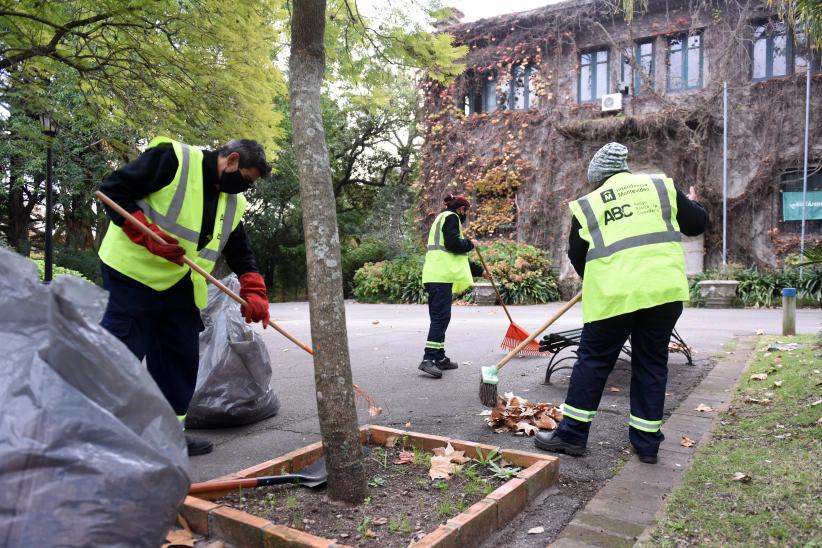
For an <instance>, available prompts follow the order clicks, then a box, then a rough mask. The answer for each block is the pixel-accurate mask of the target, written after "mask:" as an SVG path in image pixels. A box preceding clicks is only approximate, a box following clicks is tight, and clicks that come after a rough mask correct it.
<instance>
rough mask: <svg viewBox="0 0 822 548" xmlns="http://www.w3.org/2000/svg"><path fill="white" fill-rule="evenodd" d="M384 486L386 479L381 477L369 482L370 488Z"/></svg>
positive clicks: (375, 477)
mask: <svg viewBox="0 0 822 548" xmlns="http://www.w3.org/2000/svg"><path fill="white" fill-rule="evenodd" d="M383 485H385V478H383V477H381V476H374V477H373V478H371V479H370V480H368V486H369V487H382V486H383Z"/></svg>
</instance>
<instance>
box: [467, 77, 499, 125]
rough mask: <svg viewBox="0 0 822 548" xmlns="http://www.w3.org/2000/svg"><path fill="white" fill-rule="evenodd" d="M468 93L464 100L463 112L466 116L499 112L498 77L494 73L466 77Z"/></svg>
mask: <svg viewBox="0 0 822 548" xmlns="http://www.w3.org/2000/svg"><path fill="white" fill-rule="evenodd" d="M465 78H466V80H465V83H466V93H465V95H464V96H463V98H462V105H460V106H461V107H462V110H463V112H464V113H465V115H466V116H469V115H471V114H480V113H482V112H494V111H495V110H497V77H496V74H495V73H494V72H490V73H488V74H486V75H479V76H475V75H474V74H473V73H468V74H467V75H466V76H465Z"/></svg>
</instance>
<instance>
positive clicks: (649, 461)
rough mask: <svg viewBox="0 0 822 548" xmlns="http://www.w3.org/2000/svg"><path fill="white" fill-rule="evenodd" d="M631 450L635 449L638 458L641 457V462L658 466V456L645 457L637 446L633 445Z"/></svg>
mask: <svg viewBox="0 0 822 548" xmlns="http://www.w3.org/2000/svg"><path fill="white" fill-rule="evenodd" d="M631 449H633V450H634V453H636V456H638V457H639V462H644V463H645V464H656V463H657V456H656V455H650V454H648V455H643V454H641V453H640V452H639V451H637V449H636V445H634V444H633V443H632V444H631Z"/></svg>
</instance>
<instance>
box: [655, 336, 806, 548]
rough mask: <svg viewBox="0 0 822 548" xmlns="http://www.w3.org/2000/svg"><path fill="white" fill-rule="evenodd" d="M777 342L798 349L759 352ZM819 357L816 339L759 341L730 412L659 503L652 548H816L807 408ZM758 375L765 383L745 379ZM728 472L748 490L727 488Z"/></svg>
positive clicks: (734, 485)
mask: <svg viewBox="0 0 822 548" xmlns="http://www.w3.org/2000/svg"><path fill="white" fill-rule="evenodd" d="M777 340H779V341H780V342H796V343H799V344H800V345H801V348H799V349H797V350H793V351H790V352H788V351H774V352H765V351H764V350H765V348H766V347H767V346H768V344H769V343H774V342H776V341H777ZM821 351H822V337H820V336H813V335H808V336H799V337H763V338H761V339H759V340H758V344H757V351H756V353H755V357H754V359H753V362H752V364H751V367H750V368H749V370H748V372H747V373H745V374H744V376H743V378H742V380H741V381H740V386H739V389H738V391H737V393H736V394H735V395H734V400H733V403H732V404H731V407H730V409H729V410H728V411H727V412H725V413H723V414H722V415H721V416H720V423H719V425H717V428H716V430H715V431H714V435H713V438H712V440H711V442H710V443H709V444H708V445H706V446H704V447H702V448H700V449H699V452H698V453H697V455H696V457H695V459H694V465H693V467H692V468H691V469H690V470H689V471H688V472H687V473H686V474H685V476H684V478H683V481H682V484H681V485H680V486H679V487H678V488H677V489H676V490H674V492H673V493H672V494H671V496H670V498H669V499H668V505H667V507H666V514H665V516H664V517H663V519H662V520H660V522H659V524H658V525H657V526H656V528H655V529H654V531H653V533H652V539H653V540H652V541H651V544H652V545H655V546H681V545H702V546H731V545H734V546H739V545H746V546H765V545H768V544H777V545H791V546H822V512H820V511H819V508H820V505H822V467H820V466H819V455H822V428H820V425H818V424H817V420H818V419H819V418H820V417H822V404H817V405H815V406H813V405H811V404H812V403H813V402H816V401H818V400H820V399H822V373H820V371H822V362H821V361H820V359H819V358H818V355H819V354H820V352H821ZM761 373H766V374H767V375H768V377H767V379H765V380H752V379H751V378H750V377H751V375H754V374H761ZM752 400H758V401H759V402H760V403H754V402H753V401H752ZM763 401H766V403H761V402H763ZM737 472H742V473H744V474H747V475H749V476H750V477H751V479H750V481H748V482H741V481H734V480H733V477H734V474H736V473H737Z"/></svg>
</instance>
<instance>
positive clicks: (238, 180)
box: [220, 169, 251, 194]
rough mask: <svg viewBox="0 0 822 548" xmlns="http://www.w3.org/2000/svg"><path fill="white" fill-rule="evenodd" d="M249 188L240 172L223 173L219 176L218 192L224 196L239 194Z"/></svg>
mask: <svg viewBox="0 0 822 548" xmlns="http://www.w3.org/2000/svg"><path fill="white" fill-rule="evenodd" d="M249 188H251V185H250V184H249V183H248V181H246V180H245V178H244V177H243V174H242V173H240V170H239V169H238V170H237V171H232V172H231V173H225V172H223V174H222V175H221V176H220V192H225V193H226V194H239V193H240V192H245V191H246V190H248V189H249Z"/></svg>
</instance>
